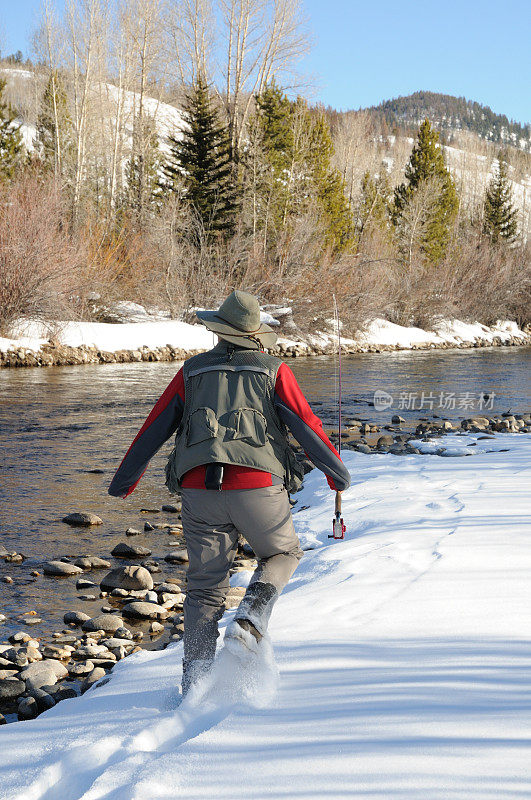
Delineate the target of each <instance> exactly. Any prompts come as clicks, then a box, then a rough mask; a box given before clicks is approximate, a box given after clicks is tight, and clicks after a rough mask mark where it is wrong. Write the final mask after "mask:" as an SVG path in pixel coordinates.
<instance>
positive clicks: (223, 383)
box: [166, 342, 303, 492]
mask: <svg viewBox="0 0 531 800" xmlns="http://www.w3.org/2000/svg"><path fill="white" fill-rule="evenodd" d="M281 363H282V362H281V361H280V359H278V358H274V357H273V356H269V355H267V354H266V353H262V352H260V351H257V350H244V349H239V348H237V349H233V348H231V346H230V345H229V346H227V344H226V343H224V342H220V343H219V344H218V345H216V347H214V349H213V350H210V351H209V352H208V353H201V354H200V355H197V356H193V357H192V358H190V359H188V360H187V361H186V362H185V364H184V366H183V373H184V384H185V401H184V410H183V416H182V420H181V424H180V426H179V429H178V430H177V435H176V437H175V447H174V449H173V451H172V453H171V455H170V458H169V460H168V465H167V467H166V486H167V487H168V488H169V490H170V491H171V492H176V491H178V489H179V487H180V482H181V480H182V477H183V475H184V474H185V473H186V472H188V471H189V470H191V469H193V468H194V467H197V466H199V465H201V464H212V463H218V464H237V465H239V466H243V467H251V468H253V469H258V470H262V471H263V472H270V473H271V474H273V475H278V476H279V477H280V478H281V479H282V480H283V481H284V485H285V486H286V488H287V489H288V491H295V490H296V489H298V488H299V486H300V485H301V483H302V478H303V471H302V468H301V467H300V465H299V464H298V462H297V460H296V459H295V456H294V454H293V451H292V449H291V447H290V446H289V443H288V439H287V431H286V428H285V426H284V425H283V423H282V421H281V420H280V417H279V416H278V414H277V411H276V409H275V405H274V393H275V380H276V376H277V372H278V368H279V367H280V365H281Z"/></svg>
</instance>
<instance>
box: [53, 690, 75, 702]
mask: <svg viewBox="0 0 531 800" xmlns="http://www.w3.org/2000/svg"><path fill="white" fill-rule="evenodd" d="M73 697H77V692H76V690H75V689H73V688H72V687H71V686H61V687H60V688H59V691H57V692H54V695H53V698H54V700H55V702H56V703H59V702H61V700H70V699H71V698H73Z"/></svg>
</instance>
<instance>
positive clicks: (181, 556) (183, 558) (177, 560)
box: [164, 549, 188, 564]
mask: <svg viewBox="0 0 531 800" xmlns="http://www.w3.org/2000/svg"><path fill="white" fill-rule="evenodd" d="M164 561H167V562H168V563H169V564H186V563H188V552H187V551H186V550H184V549H183V550H173V551H172V552H171V553H168V555H167V556H164Z"/></svg>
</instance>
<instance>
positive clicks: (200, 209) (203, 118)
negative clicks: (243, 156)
mask: <svg viewBox="0 0 531 800" xmlns="http://www.w3.org/2000/svg"><path fill="white" fill-rule="evenodd" d="M183 117H184V121H185V123H186V128H185V129H184V131H183V135H182V138H181V139H177V138H176V137H173V136H171V137H170V150H171V153H170V157H169V159H168V161H167V162H166V164H165V165H164V166H163V172H164V175H165V176H166V179H167V184H166V186H167V188H168V189H170V190H171V189H172V187H174V186H175V184H176V183H177V184H179V182H180V181H183V182H184V186H185V196H186V199H187V200H188V202H189V203H190V206H191V207H192V208H193V209H194V210H195V212H196V213H197V214H198V215H199V217H200V218H201V220H202V223H203V226H204V229H205V231H206V232H207V233H208V234H214V233H217V234H223V235H226V234H229V233H230V232H231V230H232V229H233V227H234V221H235V215H236V211H237V208H238V204H237V193H236V190H235V188H234V179H233V165H232V163H231V158H230V141H229V136H228V131H227V128H226V126H225V125H223V124H222V122H221V121H220V119H219V114H218V111H217V109H216V108H215V107H214V105H213V103H212V99H211V97H210V92H209V89H208V85H207V83H206V80H205V79H204V78H203V77H202V76H199V78H198V79H197V81H196V83H195V84H194V86H193V87H192V88H191V90H190V92H189V93H188V95H187V97H186V100H185V105H184V110H183Z"/></svg>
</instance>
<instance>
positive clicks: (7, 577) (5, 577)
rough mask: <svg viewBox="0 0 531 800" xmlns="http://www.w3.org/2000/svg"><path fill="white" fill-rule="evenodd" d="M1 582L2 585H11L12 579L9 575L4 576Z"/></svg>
mask: <svg viewBox="0 0 531 800" xmlns="http://www.w3.org/2000/svg"><path fill="white" fill-rule="evenodd" d="M2 580H3V582H4V583H13V578H12V577H11V575H4V577H3V578H2Z"/></svg>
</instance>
